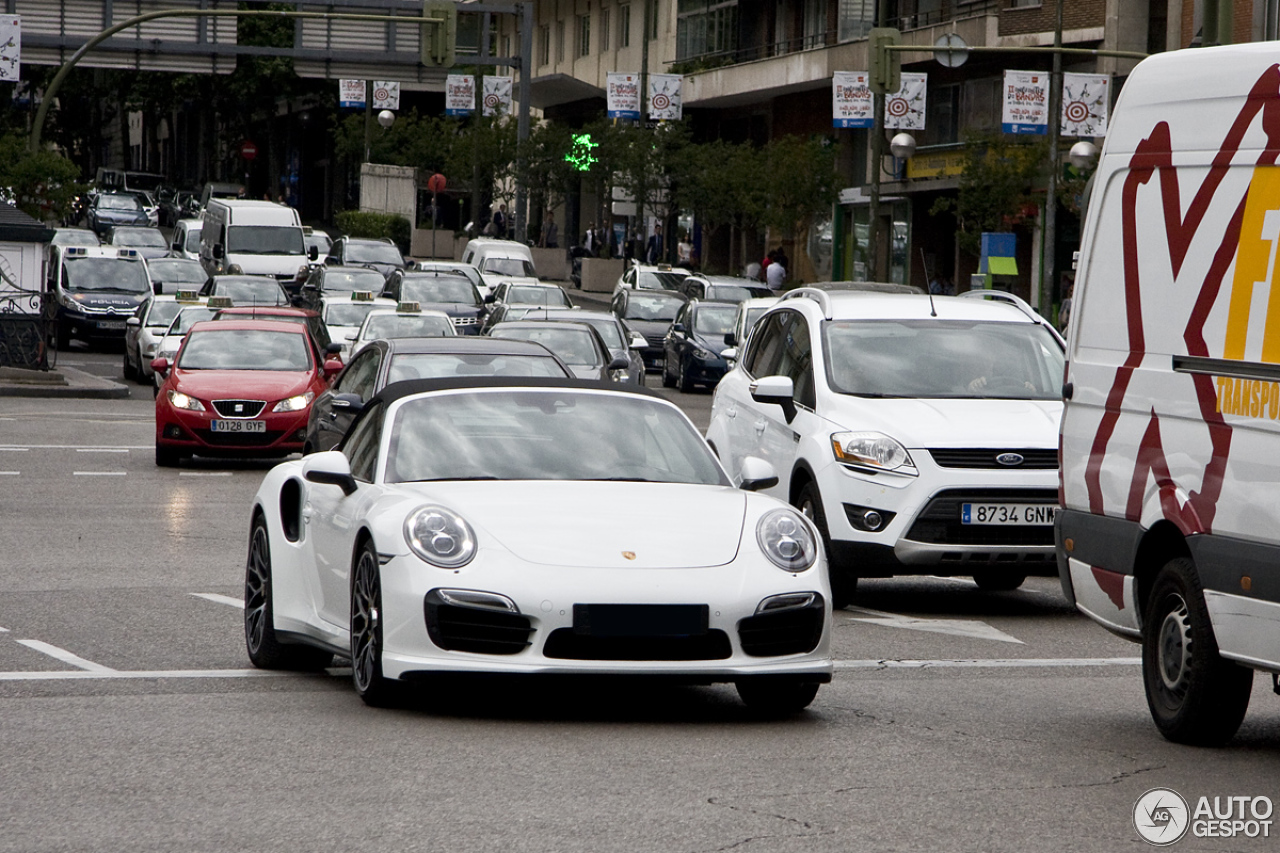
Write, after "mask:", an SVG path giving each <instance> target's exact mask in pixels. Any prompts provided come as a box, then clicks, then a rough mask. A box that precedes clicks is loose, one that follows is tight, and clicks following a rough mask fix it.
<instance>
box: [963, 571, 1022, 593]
mask: <svg viewBox="0 0 1280 853" xmlns="http://www.w3.org/2000/svg"><path fill="white" fill-rule="evenodd" d="M1026 579H1027V573H1026V572H1007V571H1002V570H1000V569H983V570H979V571H976V572H974V573H973V582H974V583H976V584H977V585H978V589H980V590H983V591H984V592H1009V591H1011V590H1015V589H1017V588H1018V587H1020V586H1022V584H1023V583H1024V582H1025V581H1026Z"/></svg>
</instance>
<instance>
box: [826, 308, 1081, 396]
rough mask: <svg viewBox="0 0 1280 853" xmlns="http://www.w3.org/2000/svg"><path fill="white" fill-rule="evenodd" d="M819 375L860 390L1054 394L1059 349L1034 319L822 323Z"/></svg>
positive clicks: (838, 386) (848, 390)
mask: <svg viewBox="0 0 1280 853" xmlns="http://www.w3.org/2000/svg"><path fill="white" fill-rule="evenodd" d="M823 337H824V345H825V348H826V361H827V377H828V380H829V381H830V383H831V387H832V388H834V389H835V390H836V391H838V392H839V393H841V394H853V395H855V396H860V397H957V398H969V399H972V398H991V397H997V398H1002V399H1013V400H1057V399H1059V398H1060V396H1061V393H1062V391H1061V385H1062V368H1063V353H1062V348H1061V347H1060V346H1058V342H1057V341H1056V340H1055V339H1054V337H1053V336H1052V335H1051V334H1050V333H1049V332H1048V331H1047V330H1046V329H1045V328H1044V327H1043V326H1040V325H1039V324H1033V323H990V322H980V321H974V322H965V321H956V320H947V321H938V320H932V321H926V320H867V321H841V322H834V323H827V324H826V326H825V328H824V332H823Z"/></svg>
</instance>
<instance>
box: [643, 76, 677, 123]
mask: <svg viewBox="0 0 1280 853" xmlns="http://www.w3.org/2000/svg"><path fill="white" fill-rule="evenodd" d="M683 82H684V77H683V76H681V75H679V74H650V75H649V118H651V119H653V120H655V121H680V119H682V118H684V98H683V97H682V96H681V94H680V88H681V85H682V83H683Z"/></svg>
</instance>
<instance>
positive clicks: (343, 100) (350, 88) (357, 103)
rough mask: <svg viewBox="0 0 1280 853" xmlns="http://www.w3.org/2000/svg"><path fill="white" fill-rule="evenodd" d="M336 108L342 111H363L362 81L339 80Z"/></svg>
mask: <svg viewBox="0 0 1280 853" xmlns="http://www.w3.org/2000/svg"><path fill="white" fill-rule="evenodd" d="M338 106H339V107H340V108H342V109H364V81H363V80H339V81H338Z"/></svg>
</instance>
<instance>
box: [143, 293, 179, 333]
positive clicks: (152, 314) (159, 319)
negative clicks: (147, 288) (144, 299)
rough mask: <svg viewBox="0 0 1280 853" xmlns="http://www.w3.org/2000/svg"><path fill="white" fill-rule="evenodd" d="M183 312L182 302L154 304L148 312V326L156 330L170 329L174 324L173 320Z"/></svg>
mask: <svg viewBox="0 0 1280 853" xmlns="http://www.w3.org/2000/svg"><path fill="white" fill-rule="evenodd" d="M181 310H182V303H181V302H169V301H168V300H166V301H164V302H153V303H152V304H151V310H150V311H148V312H147V325H148V326H151V327H154V328H164V329H167V328H169V324H170V323H172V322H173V318H174V317H176V316H177V315H178V312H179V311H181Z"/></svg>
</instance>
